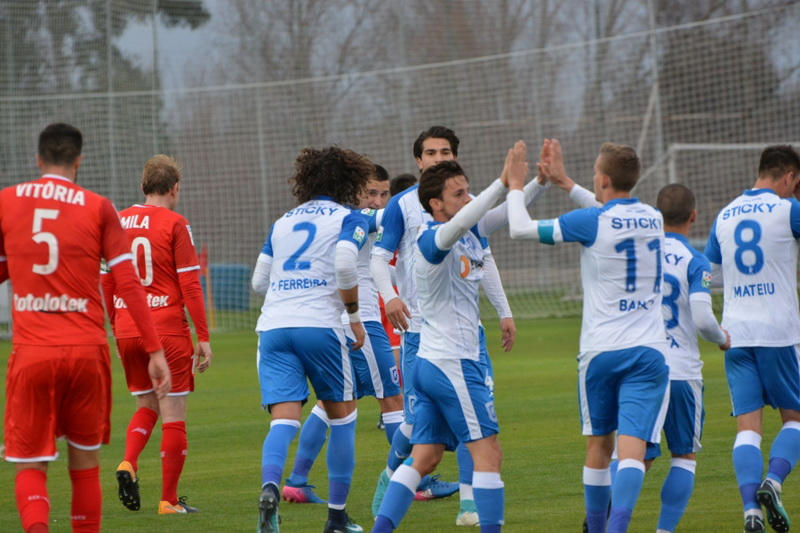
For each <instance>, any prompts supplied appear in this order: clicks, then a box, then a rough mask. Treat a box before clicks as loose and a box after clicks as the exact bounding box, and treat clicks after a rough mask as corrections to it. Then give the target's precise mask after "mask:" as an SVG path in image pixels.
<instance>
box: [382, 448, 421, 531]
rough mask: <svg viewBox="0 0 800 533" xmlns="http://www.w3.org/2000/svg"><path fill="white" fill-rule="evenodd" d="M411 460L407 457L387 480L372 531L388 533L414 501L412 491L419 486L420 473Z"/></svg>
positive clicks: (398, 522)
mask: <svg viewBox="0 0 800 533" xmlns="http://www.w3.org/2000/svg"><path fill="white" fill-rule="evenodd" d="M412 462H413V460H412V459H411V458H409V459H407V460H406V461H405V463H403V464H401V465H400V466H399V467H398V468H397V470H395V472H394V475H392V480H391V481H390V482H389V487H388V488H387V489H386V494H385V495H384V497H383V501H382V502H381V508H380V510H379V511H378V518H377V519H376V520H375V526H374V527H373V528H372V533H389V532H391V531H393V530H394V528H396V527H397V526H399V525H400V521H401V520H402V519H403V517H404V516H405V514H406V512H408V508H409V507H411V502H413V501H414V493H415V492H416V491H417V486H419V482H420V475H419V472H417V471H416V470H414V468H413V467H411V464H412Z"/></svg>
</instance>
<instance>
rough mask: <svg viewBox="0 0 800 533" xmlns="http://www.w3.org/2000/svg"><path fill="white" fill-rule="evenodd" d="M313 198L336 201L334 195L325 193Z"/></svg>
mask: <svg viewBox="0 0 800 533" xmlns="http://www.w3.org/2000/svg"><path fill="white" fill-rule="evenodd" d="M312 200H329V201H331V202H333V201H334V199H333V197H332V196H327V195H325V194H320V195H319V196H315V197H313V198H312Z"/></svg>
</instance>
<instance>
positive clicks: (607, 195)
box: [600, 188, 631, 204]
mask: <svg viewBox="0 0 800 533" xmlns="http://www.w3.org/2000/svg"><path fill="white" fill-rule="evenodd" d="M630 197H631V193H630V192H629V191H617V190H615V189H611V188H609V189H602V190H601V191H600V202H601V203H603V204H607V203H608V202H610V201H611V200H622V199H625V198H630Z"/></svg>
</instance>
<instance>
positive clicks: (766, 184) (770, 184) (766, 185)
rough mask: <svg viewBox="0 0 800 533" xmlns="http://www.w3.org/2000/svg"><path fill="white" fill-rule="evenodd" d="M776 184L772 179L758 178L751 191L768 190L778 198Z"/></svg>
mask: <svg viewBox="0 0 800 533" xmlns="http://www.w3.org/2000/svg"><path fill="white" fill-rule="evenodd" d="M778 184H779V182H778V181H775V180H773V179H772V178H758V179H757V180H756V182H755V183H754V184H753V189H769V190H771V191H773V192H775V194H777V195H778V196H780V195H781V194H780V191H779V190H778Z"/></svg>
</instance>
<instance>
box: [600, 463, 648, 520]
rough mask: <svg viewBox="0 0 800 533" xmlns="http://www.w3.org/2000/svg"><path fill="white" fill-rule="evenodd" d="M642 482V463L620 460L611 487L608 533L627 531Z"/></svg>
mask: <svg viewBox="0 0 800 533" xmlns="http://www.w3.org/2000/svg"><path fill="white" fill-rule="evenodd" d="M643 482H644V463H642V462H641V461H637V460H636V459H621V460H620V461H619V467H618V468H617V475H616V476H614V484H613V485H612V487H611V514H610V515H609V517H608V533H623V532H625V531H627V530H628V523H629V522H630V521H631V515H632V514H633V508H634V507H635V506H636V500H637V499H639V492H641V490H642V483H643Z"/></svg>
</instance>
